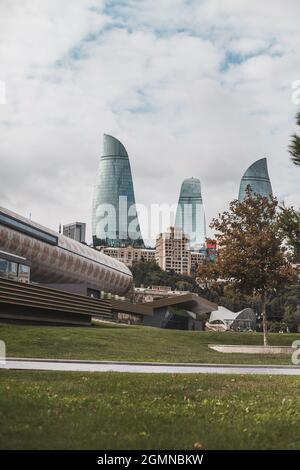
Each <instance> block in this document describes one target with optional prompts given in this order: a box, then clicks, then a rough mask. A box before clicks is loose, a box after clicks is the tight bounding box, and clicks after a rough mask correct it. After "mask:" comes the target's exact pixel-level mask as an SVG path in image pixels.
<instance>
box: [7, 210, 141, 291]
mask: <svg viewBox="0 0 300 470" xmlns="http://www.w3.org/2000/svg"><path fill="white" fill-rule="evenodd" d="M0 250H1V251H3V252H5V253H11V254H13V255H15V256H16V257H22V259H25V260H26V261H27V262H29V263H30V265H31V281H33V282H37V283H43V284H61V285H63V284H86V285H87V286H88V287H89V288H92V289H95V290H97V291H106V292H110V293H112V294H118V295H124V294H125V293H126V292H127V291H128V289H129V288H130V287H131V286H132V274H131V271H130V270H129V269H128V268H127V267H126V266H125V265H124V264H123V263H121V262H120V261H118V260H115V259H113V258H111V257H109V256H107V255H105V254H104V253H101V252H99V251H97V250H94V249H93V248H90V247H89V246H87V245H84V244H82V243H79V242H77V241H75V240H72V239H70V238H68V237H65V236H64V235H61V234H59V233H56V232H54V231H52V230H50V229H48V228H45V227H43V226H41V225H39V224H37V223H35V222H32V221H31V220H29V219H26V218H25V217H22V216H20V215H18V214H15V213H14V212H11V211H9V210H7V209H4V208H2V207H0Z"/></svg>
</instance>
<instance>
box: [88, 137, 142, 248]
mask: <svg viewBox="0 0 300 470" xmlns="http://www.w3.org/2000/svg"><path fill="white" fill-rule="evenodd" d="M92 235H93V239H94V241H95V240H100V241H103V242H104V244H106V245H108V246H126V245H129V244H131V245H138V246H144V243H143V239H142V236H141V232H140V226H139V222H138V217H137V212H136V206H135V197H134V189H133V182H132V175H131V168H130V162H129V158H128V154H127V151H126V149H125V147H124V145H123V144H122V143H121V142H120V141H119V140H117V139H116V138H115V137H112V136H111V135H107V134H104V139H103V154H102V156H101V157H100V162H99V166H98V172H97V178H96V185H95V189H94V199H93V213H92Z"/></svg>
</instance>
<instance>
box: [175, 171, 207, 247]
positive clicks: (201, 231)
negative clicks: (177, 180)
mask: <svg viewBox="0 0 300 470" xmlns="http://www.w3.org/2000/svg"><path fill="white" fill-rule="evenodd" d="M175 228H178V229H181V230H182V232H183V233H184V234H185V235H187V236H188V237H189V240H190V248H191V249H192V250H199V249H201V248H202V247H203V246H204V244H205V238H206V221H205V211H204V206H203V200H202V194H201V183H200V180H199V179H198V178H187V179H185V180H184V181H183V183H182V185H181V189H180V196H179V201H178V206H177V211H176V218H175Z"/></svg>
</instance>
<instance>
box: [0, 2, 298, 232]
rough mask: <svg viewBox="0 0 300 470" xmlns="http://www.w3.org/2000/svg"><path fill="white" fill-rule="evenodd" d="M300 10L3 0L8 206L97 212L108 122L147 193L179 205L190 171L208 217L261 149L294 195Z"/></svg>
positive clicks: (3, 170) (0, 25) (72, 214)
mask: <svg viewBox="0 0 300 470" xmlns="http://www.w3.org/2000/svg"><path fill="white" fill-rule="evenodd" d="M112 5H114V7H113V6H112ZM299 9H300V5H299V2H298V1H297V0H288V1H286V2H285V3H284V4H283V3H282V2H280V1H277V0H275V1H272V2H271V6H270V3H268V2H260V1H258V0H256V1H251V2H250V0H249V1H244V2H236V1H233V0H224V1H222V2H219V1H217V0H209V1H198V0H197V1H189V2H187V1H184V0H160V2H159V8H157V2H156V1H155V0H139V2H136V1H130V0H128V1H127V2H120V3H119V2H105V1H104V0H103V1H96V0H73V1H72V2H71V1H66V2H61V1H59V0H55V1H54V0H51V1H50V0H43V2H41V1H38V0H23V1H22V2H19V1H17V0H15V1H14V0H12V1H11V0H2V2H1V4H0V18H1V20H0V79H2V80H5V82H6V90H7V93H6V94H7V104H6V105H0V132H1V140H0V158H1V167H0V178H1V189H0V198H1V204H2V205H4V206H8V207H10V208H12V209H14V210H16V211H19V212H21V213H23V214H24V215H28V214H29V213H30V212H31V213H32V217H33V219H35V220H37V221H39V222H41V223H43V224H45V225H48V226H51V227H54V228H57V227H58V224H59V223H60V222H62V223H67V222H70V221H72V220H75V219H77V220H78V219H80V220H82V221H86V222H87V223H88V224H90V215H91V198H92V190H93V188H92V187H93V183H94V177H95V173H96V167H97V164H98V157H99V156H100V154H101V136H102V133H103V132H107V133H111V134H113V135H115V136H116V137H118V138H119V139H120V140H122V141H123V143H124V145H125V146H126V148H127V150H128V152H129V155H130V158H131V165H132V171H133V175H134V183H135V190H136V191H135V192H136V200H137V202H139V203H144V204H150V203H151V202H156V203H157V202H160V203H164V202H168V203H174V202H176V200H177V198H178V194H179V189H180V185H181V182H182V179H183V178H185V177H188V176H195V177H199V178H200V179H201V183H202V190H203V197H204V201H205V205H206V210H207V219H208V220H210V219H211V218H212V217H213V216H215V215H216V214H217V213H218V212H220V211H222V210H224V209H225V208H226V207H227V205H228V203H229V201H230V200H231V199H233V198H234V197H236V196H237V192H238V186H239V179H240V177H241V175H242V174H243V172H244V171H245V169H246V168H247V167H248V165H250V164H251V163H252V162H253V161H254V160H256V159H258V158H261V157H262V156H267V157H268V161H269V170H270V176H271V178H272V183H273V189H274V192H275V193H276V194H277V195H278V196H279V198H281V199H285V200H286V201H289V200H292V201H296V202H297V201H299V197H298V196H299V173H298V172H297V169H296V168H293V166H292V165H291V163H290V162H289V159H288V153H287V145H288V141H289V136H290V134H291V133H292V132H293V131H294V115H295V114H296V111H297V109H296V106H295V105H293V104H292V102H291V94H292V89H291V83H292V82H293V81H294V80H296V79H299V78H300V75H299V74H300V71H299V61H298V56H297V53H298V51H299V46H300V33H299V29H298V18H299ZM279 18H280V21H279V20H278V19H279ZM150 188H151V190H149V189H150Z"/></svg>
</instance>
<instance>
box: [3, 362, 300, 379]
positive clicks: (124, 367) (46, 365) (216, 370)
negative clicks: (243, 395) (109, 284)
mask: <svg viewBox="0 0 300 470" xmlns="http://www.w3.org/2000/svg"><path fill="white" fill-rule="evenodd" d="M0 367H1V368H4V369H17V370H53V371H80V372H135V373H162V374H244V375H246V374H259V375H299V376H300V366H285V365H281V366H275V365H245V364H192V363H153V362H140V363H137V362H115V361H74V360H55V359H30V358H28V359H25V358H9V359H7V361H6V365H2V366H0Z"/></svg>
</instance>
